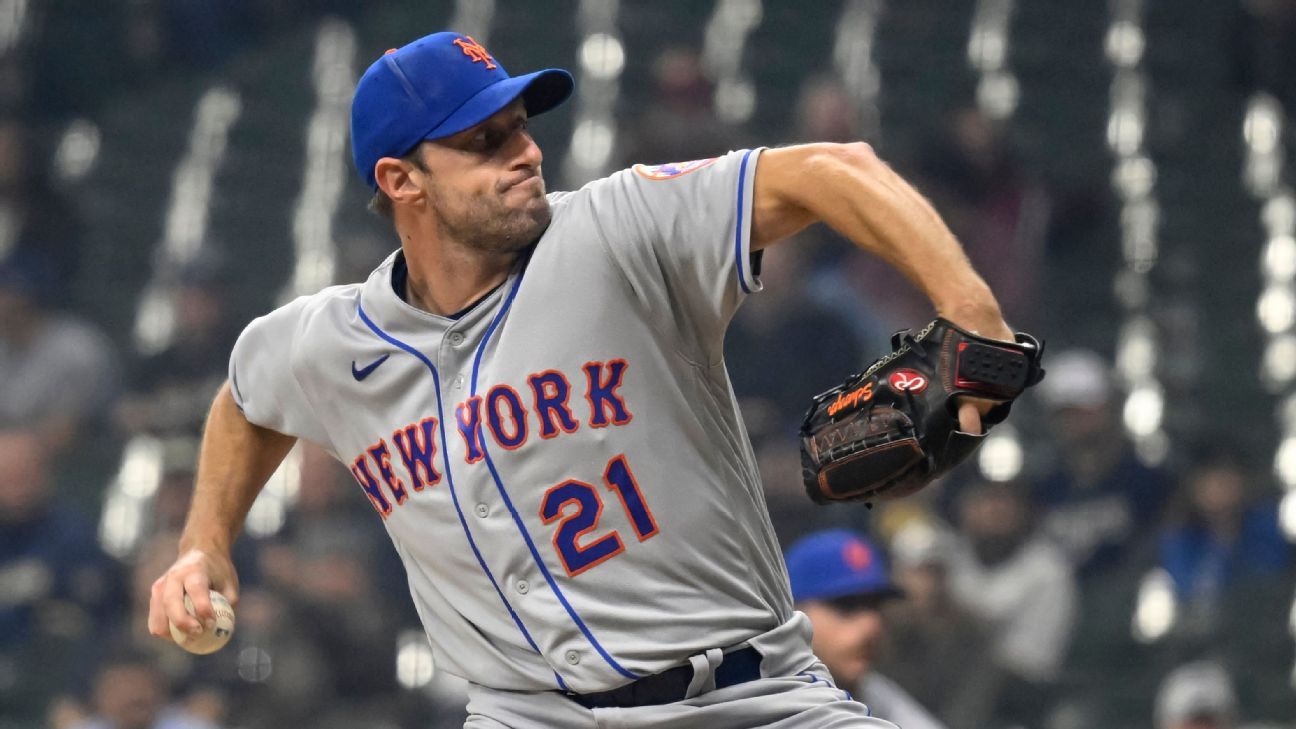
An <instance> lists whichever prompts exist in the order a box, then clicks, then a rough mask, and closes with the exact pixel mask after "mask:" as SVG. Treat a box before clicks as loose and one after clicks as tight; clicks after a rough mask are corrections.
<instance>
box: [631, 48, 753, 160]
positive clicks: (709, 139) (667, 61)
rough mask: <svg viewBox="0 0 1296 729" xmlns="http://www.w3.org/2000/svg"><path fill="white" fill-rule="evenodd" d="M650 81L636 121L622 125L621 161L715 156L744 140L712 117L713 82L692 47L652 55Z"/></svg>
mask: <svg viewBox="0 0 1296 729" xmlns="http://www.w3.org/2000/svg"><path fill="white" fill-rule="evenodd" d="M652 82H653V95H652V98H651V100H650V102H649V103H648V104H647V105H646V106H643V107H638V108H636V109H635V111H634V114H635V116H634V118H635V120H636V121H635V123H634V124H633V125H631V126H630V128H628V129H627V130H626V139H627V143H626V146H625V149H624V152H625V156H624V160H623V161H624V162H625V164H626V165H627V166H628V165H630V164H634V163H637V162H643V163H646V164H656V163H662V162H671V161H682V160H690V159H704V158H708V157H716V156H718V155H721V154H724V153H725V152H727V151H729V150H731V149H741V148H742V147H744V146H745V145H744V144H743V143H742V141H741V140H742V139H743V135H742V134H741V133H740V132H739V131H738V130H737V129H734V128H733V127H731V126H730V125H728V124H725V123H723V122H721V121H720V120H719V119H718V118H716V115H715V111H714V109H713V108H712V98H713V96H714V87H713V85H712V83H711V80H710V79H708V78H707V76H706V71H705V69H703V67H702V57H701V55H700V54H699V53H698V51H697V50H695V49H693V48H686V47H681V46H674V47H667V48H665V49H664V50H662V51H661V53H659V54H658V55H657V58H656V60H655V61H653V69H652Z"/></svg>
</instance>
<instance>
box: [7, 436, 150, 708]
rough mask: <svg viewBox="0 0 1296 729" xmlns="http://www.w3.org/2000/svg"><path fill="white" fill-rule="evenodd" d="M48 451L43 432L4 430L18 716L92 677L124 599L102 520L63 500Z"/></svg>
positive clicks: (10, 627) (11, 648)
mask: <svg viewBox="0 0 1296 729" xmlns="http://www.w3.org/2000/svg"><path fill="white" fill-rule="evenodd" d="M49 458H50V453H49V451H48V449H47V448H46V444H45V442H44V440H43V438H42V437H41V435H39V434H38V433H36V432H33V431H14V430H10V431H0V706H4V707H5V711H4V712H0V715H3V716H4V717H7V718H9V719H12V720H15V721H17V720H21V719H22V718H23V717H27V718H29V719H30V718H33V717H37V716H40V715H42V714H43V712H44V710H45V705H46V702H47V701H48V699H49V698H50V697H51V696H53V695H54V693H55V692H57V691H62V690H65V689H66V688H68V686H69V685H72V686H75V685H77V684H79V683H81V682H83V681H85V680H86V679H87V678H88V676H87V675H82V674H81V671H83V670H84V669H85V666H86V665H87V663H88V662H89V661H90V660H92V659H93V657H94V656H95V654H96V652H97V648H98V644H99V642H100V641H101V640H102V637H103V636H104V635H106V634H107V632H108V631H109V630H110V627H111V626H112V625H113V623H114V621H115V620H116V618H117V617H118V616H119V614H120V612H121V610H120V608H121V605H122V601H123V600H124V599H125V598H124V596H123V595H122V593H121V587H122V585H121V579H120V572H119V570H118V567H117V565H116V563H115V562H113V560H112V559H111V558H109V557H108V556H107V555H106V554H104V552H103V551H102V550H101V549H100V548H99V544H98V542H97V541H96V539H95V526H94V523H93V522H92V521H90V520H89V519H87V518H85V517H84V516H83V515H81V514H78V513H76V512H75V511H73V510H71V509H70V508H68V507H67V506H66V505H64V504H62V503H60V502H59V501H58V500H57V498H56V495H55V490H54V484H53V482H52V480H51V479H52V477H51V472H50V463H49ZM36 666H39V667H40V670H33V667H36ZM2 721H3V719H0V722H2ZM2 725H3V724H2V723H0V726H2ZM20 726H21V724H20Z"/></svg>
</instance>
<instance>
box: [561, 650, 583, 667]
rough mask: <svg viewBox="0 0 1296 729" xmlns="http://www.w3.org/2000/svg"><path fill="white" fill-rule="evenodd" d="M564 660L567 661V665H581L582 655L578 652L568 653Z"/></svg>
mask: <svg viewBox="0 0 1296 729" xmlns="http://www.w3.org/2000/svg"><path fill="white" fill-rule="evenodd" d="M563 658H565V659H567V663H569V664H570V665H573V666H574V665H576V664H577V663H580V654H579V653H577V652H576V651H567V655H565V656H563Z"/></svg>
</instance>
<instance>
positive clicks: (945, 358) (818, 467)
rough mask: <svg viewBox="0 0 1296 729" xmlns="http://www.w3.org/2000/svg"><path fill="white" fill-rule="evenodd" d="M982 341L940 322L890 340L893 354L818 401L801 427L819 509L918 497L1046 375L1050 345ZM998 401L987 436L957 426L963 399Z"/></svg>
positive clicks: (986, 420)
mask: <svg viewBox="0 0 1296 729" xmlns="http://www.w3.org/2000/svg"><path fill="white" fill-rule="evenodd" d="M1016 339H1017V341H1015V342H1004V341H999V340H995V339H988V338H986V337H981V336H978V335H976V334H973V333H971V332H968V331H965V330H963V329H960V328H959V327H958V326H956V325H954V324H953V323H951V322H949V321H947V320H945V319H937V320H935V321H933V322H932V323H931V324H928V325H927V326H926V327H925V328H923V329H922V330H921V331H919V332H918V333H917V334H914V333H913V332H911V331H904V332H900V333H898V334H896V335H895V337H894V338H893V339H892V346H893V347H894V348H895V351H893V352H891V354H888V355H887V356H885V357H883V358H881V359H879V360H877V361H876V362H874V363H873V364H872V365H870V366H869V367H868V369H866V370H864V371H863V372H861V373H859V374H857V375H854V376H852V377H850V378H848V379H847V380H846V382H844V383H842V384H841V385H839V386H837V387H835V388H833V389H831V390H829V391H827V392H825V393H823V394H821V395H819V396H817V397H816V398H815V399H814V402H813V404H812V405H811V406H810V411H809V412H808V413H806V417H805V421H804V422H803V423H802V424H801V468H802V478H803V479H804V481H805V487H806V492H807V493H808V494H809V495H810V498H811V499H814V500H815V501H816V502H818V503H821V504H823V503H828V502H830V501H866V502H871V501H874V500H879V499H890V498H896V497H899V496H904V495H907V494H911V493H913V492H915V491H917V490H918V489H921V488H922V487H924V486H926V485H927V484H928V483H931V481H932V480H933V479H935V478H936V477H937V476H940V475H941V474H943V473H945V472H946V471H948V470H949V469H951V468H953V467H954V466H955V465H957V464H958V463H959V462H961V461H962V460H963V459H965V458H967V457H968V456H969V455H971V454H972V452H973V451H975V450H976V447H977V446H979V445H980V444H981V441H982V440H984V438H985V433H986V431H988V430H989V429H990V426H992V425H995V424H997V423H1001V422H1003V419H1004V418H1006V417H1007V416H1008V410H1009V408H1010V407H1011V406H1012V402H1013V400H1015V399H1016V398H1017V397H1018V396H1020V395H1021V394H1022V392H1024V391H1025V390H1026V388H1028V387H1030V386H1032V385H1034V384H1036V383H1038V382H1039V381H1040V380H1042V379H1043V378H1044V370H1043V368H1042V367H1040V358H1041V356H1042V354H1043V346H1042V345H1041V344H1040V343H1039V341H1038V340H1037V339H1035V338H1034V337H1032V336H1031V335H1029V334H1025V333H1021V332H1019V333H1018V334H1017V337H1016ZM967 397H972V398H978V399H983V400H990V401H993V402H994V403H996V404H995V405H994V406H993V407H991V408H990V410H989V412H987V413H986V414H985V415H984V416H983V417H982V419H981V422H982V432H981V433H980V434H974V433H964V432H962V431H960V430H959V420H958V404H959V398H967Z"/></svg>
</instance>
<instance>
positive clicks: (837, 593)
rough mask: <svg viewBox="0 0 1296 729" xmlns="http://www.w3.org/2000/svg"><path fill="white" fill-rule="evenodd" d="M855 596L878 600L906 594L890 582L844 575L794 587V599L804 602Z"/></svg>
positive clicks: (794, 585)
mask: <svg viewBox="0 0 1296 729" xmlns="http://www.w3.org/2000/svg"><path fill="white" fill-rule="evenodd" d="M853 595H859V596H868V597H875V598H878V599H885V598H892V597H901V596H903V595H904V593H903V592H902V591H901V590H900V588H898V587H896V586H895V585H894V584H892V583H890V582H881V583H879V582H878V581H876V580H867V579H860V578H859V577H858V576H856V575H851V574H848V575H843V576H841V577H838V578H837V579H834V580H825V581H822V582H819V583H817V584H814V585H804V584H801V585H798V584H793V586H792V598H793V599H794V600H796V601H797V602H801V601H802V600H835V599H837V598H840V597H849V596H853Z"/></svg>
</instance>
